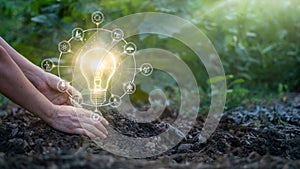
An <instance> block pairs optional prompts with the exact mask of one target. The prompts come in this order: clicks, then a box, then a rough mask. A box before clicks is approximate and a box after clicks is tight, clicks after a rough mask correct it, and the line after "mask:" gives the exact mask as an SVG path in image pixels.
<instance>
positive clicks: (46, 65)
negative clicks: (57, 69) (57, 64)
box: [41, 59, 54, 72]
mask: <svg viewBox="0 0 300 169" xmlns="http://www.w3.org/2000/svg"><path fill="white" fill-rule="evenodd" d="M41 68H42V69H44V70H45V71H46V72H50V71H51V70H52V69H53V68H54V63H53V61H52V60H51V59H44V60H43V61H42V62H41Z"/></svg>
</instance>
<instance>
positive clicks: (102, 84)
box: [80, 48, 117, 106]
mask: <svg viewBox="0 0 300 169" xmlns="http://www.w3.org/2000/svg"><path fill="white" fill-rule="evenodd" d="M116 66H117V61H116V58H115V56H114V55H113V54H112V53H111V52H109V51H107V50H105V49H103V48H92V49H90V50H88V51H87V52H85V53H84V54H83V55H81V56H80V71H81V73H82V75H83V76H84V78H85V80H86V83H87V86H88V90H89V94H90V95H89V99H90V102H91V103H92V105H94V106H100V105H102V104H104V103H105V101H106V93H107V90H108V87H109V84H110V80H111V79H112V77H113V75H114V73H115V71H116Z"/></svg>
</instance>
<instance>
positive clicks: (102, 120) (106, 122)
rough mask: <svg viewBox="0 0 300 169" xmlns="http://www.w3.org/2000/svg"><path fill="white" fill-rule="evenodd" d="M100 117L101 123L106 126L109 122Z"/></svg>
mask: <svg viewBox="0 0 300 169" xmlns="http://www.w3.org/2000/svg"><path fill="white" fill-rule="evenodd" d="M101 118H102V119H101V120H100V121H101V123H102V124H103V125H105V126H108V125H109V122H108V121H107V120H106V119H105V118H104V117H101Z"/></svg>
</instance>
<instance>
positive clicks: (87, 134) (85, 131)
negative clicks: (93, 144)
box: [73, 128, 96, 139]
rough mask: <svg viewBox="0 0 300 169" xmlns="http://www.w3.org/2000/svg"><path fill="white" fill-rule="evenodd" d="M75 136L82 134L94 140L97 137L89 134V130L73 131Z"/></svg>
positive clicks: (77, 129)
mask: <svg viewBox="0 0 300 169" xmlns="http://www.w3.org/2000/svg"><path fill="white" fill-rule="evenodd" d="M73 132H74V134H82V135H86V136H88V137H89V138H91V139H93V138H95V137H96V135H95V134H93V133H91V132H89V131H88V130H85V129H83V128H76V129H74V130H73Z"/></svg>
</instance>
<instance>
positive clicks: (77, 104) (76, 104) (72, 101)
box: [68, 97, 82, 108]
mask: <svg viewBox="0 0 300 169" xmlns="http://www.w3.org/2000/svg"><path fill="white" fill-rule="evenodd" d="M68 100H69V101H68V102H69V103H70V105H72V106H74V107H77V108H82V106H81V105H80V104H79V103H78V102H77V101H76V100H75V99H72V98H71V97H69V99H68Z"/></svg>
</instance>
